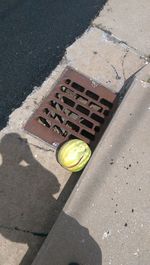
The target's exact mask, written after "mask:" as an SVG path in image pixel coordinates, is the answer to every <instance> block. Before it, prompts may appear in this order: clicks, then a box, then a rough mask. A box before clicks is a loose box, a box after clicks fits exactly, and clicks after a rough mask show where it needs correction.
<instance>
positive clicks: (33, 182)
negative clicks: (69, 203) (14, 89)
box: [0, 133, 60, 265]
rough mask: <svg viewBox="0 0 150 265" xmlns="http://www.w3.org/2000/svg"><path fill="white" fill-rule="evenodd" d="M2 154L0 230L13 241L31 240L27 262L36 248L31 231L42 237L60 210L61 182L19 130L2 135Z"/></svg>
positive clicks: (0, 146) (24, 264)
mask: <svg viewBox="0 0 150 265" xmlns="http://www.w3.org/2000/svg"><path fill="white" fill-rule="evenodd" d="M0 154H1V157H2V164H1V166H0V228H1V234H2V235H3V236H5V237H6V238H9V239H10V240H11V241H15V242H21V243H26V244H28V246H29V251H28V252H27V255H26V257H25V258H24V262H22V263H21V265H27V264H29V262H30V263H31V260H32V255H33V252H34V250H33V249H32V246H31V241H32V240H30V239H31V237H30V236H29V234H31V235H35V236H41V237H43V236H44V235H46V234H47V232H48V231H49V230H50V228H51V226H52V224H53V222H54V221H55V219H56V215H57V214H58V213H57V211H56V210H55V209H56V202H57V201H56V199H55V198H54V197H53V195H54V194H55V193H57V192H58V191H59V188H60V184H59V182H58V180H57V178H56V177H55V176H54V175H53V174H52V173H51V172H49V171H48V170H46V169H44V168H43V167H42V166H41V165H40V163H38V162H37V161H36V160H35V159H34V157H33V155H32V153H31V150H30V147H29V145H28V143H27V141H26V140H25V139H23V138H21V137H20V136H19V135H18V134H15V133H11V134H7V135H5V136H4V137H3V138H2V140H1V143H0ZM19 231H20V232H19ZM21 231H23V232H22V233H21ZM13 232H14V233H13ZM29 238H30V239H29Z"/></svg>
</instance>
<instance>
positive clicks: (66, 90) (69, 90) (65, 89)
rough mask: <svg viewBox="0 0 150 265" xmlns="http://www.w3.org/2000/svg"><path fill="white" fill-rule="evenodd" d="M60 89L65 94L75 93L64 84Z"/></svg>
mask: <svg viewBox="0 0 150 265" xmlns="http://www.w3.org/2000/svg"><path fill="white" fill-rule="evenodd" d="M61 91H62V92H64V93H66V94H69V95H73V96H74V95H75V93H74V91H73V90H71V89H70V88H67V87H65V86H62V87H61Z"/></svg>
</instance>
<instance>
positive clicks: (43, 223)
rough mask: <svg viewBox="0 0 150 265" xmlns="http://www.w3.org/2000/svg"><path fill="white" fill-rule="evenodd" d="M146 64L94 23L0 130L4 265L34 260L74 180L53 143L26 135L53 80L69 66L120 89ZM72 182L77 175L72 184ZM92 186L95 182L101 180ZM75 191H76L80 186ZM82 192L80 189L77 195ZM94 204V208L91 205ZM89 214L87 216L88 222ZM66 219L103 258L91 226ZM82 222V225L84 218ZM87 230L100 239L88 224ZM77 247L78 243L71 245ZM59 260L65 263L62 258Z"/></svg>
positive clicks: (25, 264)
mask: <svg viewBox="0 0 150 265" xmlns="http://www.w3.org/2000/svg"><path fill="white" fill-rule="evenodd" d="M118 12H119V11H118ZM124 27H125V25H124ZM144 64H145V59H144V58H141V57H140V56H139V55H138V53H137V51H136V50H135V49H132V48H130V47H128V46H127V45H125V44H124V43H120V42H119V41H118V39H117V38H114V37H113V36H112V35H110V34H109V33H107V32H104V31H103V30H100V29H98V28H96V27H94V28H93V27H90V28H89V30H87V31H86V32H85V34H84V35H83V36H81V38H79V39H77V40H76V42H75V43H74V44H73V45H71V46H70V47H69V48H68V49H67V51H66V54H65V56H64V58H63V60H62V62H61V64H60V65H59V66H58V67H57V68H56V69H55V70H54V72H53V73H52V74H51V75H50V76H49V77H48V78H47V79H46V81H45V82H44V83H43V85H42V86H41V87H40V88H35V90H34V91H33V93H32V94H31V95H29V96H28V97H27V99H26V101H25V102H23V104H22V106H21V107H20V108H18V109H16V110H14V111H13V112H12V114H11V115H10V119H9V123H8V125H7V127H6V128H4V129H3V130H2V131H1V132H0V233H1V237H0V245H1V251H0V265H1V264H2V265H4V264H9V265H28V264H30V263H31V261H32V260H33V258H34V256H35V254H36V252H37V250H38V248H39V247H40V245H41V243H42V241H43V240H44V239H45V237H46V235H47V233H48V232H49V230H50V228H51V227H52V224H53V223H54V221H55V219H56V217H57V215H58V213H59V212H60V210H61V208H62V207H63V205H64V202H65V200H66V198H67V196H68V195H67V194H69V193H68V190H67V191H66V188H65V190H64V189H63V188H64V186H65V184H66V183H67V181H68V180H69V181H70V173H69V172H67V171H66V170H64V169H63V168H61V167H60V166H59V164H58V163H57V161H56V158H55V152H53V150H52V149H51V147H50V146H49V145H47V144H46V143H44V142H42V141H40V140H39V139H37V138H34V137H33V136H31V135H28V134H27V133H26V132H25V131H24V130H23V127H24V124H25V122H26V121H27V119H28V118H29V117H30V116H31V114H32V113H33V111H34V110H35V109H36V108H37V107H38V106H39V104H40V102H41V101H42V100H43V98H44V97H45V96H46V95H47V94H48V93H49V92H50V91H51V89H52V88H53V85H54V83H55V81H56V80H57V78H58V77H59V76H60V74H61V73H62V71H63V70H64V68H65V67H66V66H67V65H70V66H72V67H74V68H76V69H77V70H79V71H80V72H82V73H84V74H86V75H88V76H89V77H90V78H93V79H95V80H96V81H98V82H101V83H103V84H104V85H106V86H107V87H109V88H110V89H111V90H113V91H116V92H117V91H119V90H120V89H121V87H122V85H123V84H124V81H125V80H126V79H127V78H128V77H129V76H130V75H132V74H133V73H134V72H136V71H137V70H138V69H139V68H140V67H142V66H143V65H144ZM144 84H145V83H144ZM118 124H119V122H118ZM118 126H119V125H118ZM120 126H121V125H120ZM122 134H123V132H122ZM122 137H123V136H122ZM101 156H102V154H101ZM103 159H104V158H103ZM92 161H93V162H92V163H93V165H92V167H93V166H94V167H95V168H96V165H95V163H97V160H96V161H95V162H94V160H92ZM109 170H110V169H109ZM89 172H90V168H89ZM92 174H93V173H92ZM96 174H98V173H96ZM104 179H105V175H104ZM106 179H107V178H106ZM93 180H94V178H93ZM73 183H74V179H73V181H72V184H71V185H72V186H73ZM115 183H116V182H115ZM93 185H96V186H97V182H95V184H93ZM114 185H115V184H114ZM118 185H119V184H118ZM85 187H86V186H85ZM75 192H76V193H77V189H76V191H75ZM91 192H92V190H91ZM74 194H75V193H74ZM93 194H94V193H93V192H92V195H93ZM100 194H101V195H99V196H102V192H101V193H100ZM107 194H108V193H107ZM80 196H81V194H80V195H79V198H80ZM116 196H117V195H116ZM116 198H117V197H116ZM100 199H101V197H100ZM88 201H89V198H88V199H87V202H86V201H82V199H81V201H80V202H79V201H78V204H79V206H78V207H79V212H81V213H82V212H83V213H84V211H83V210H84V208H85V207H86V203H88ZM100 202H101V201H100ZM84 205H85V206H84ZM91 207H92V209H94V208H93V206H91ZM112 207H113V206H112ZM82 209H83V210H82ZM102 210H103V209H102ZM93 211H94V210H93ZM95 211H96V210H95ZM62 214H63V213H62ZM104 214H105V215H107V214H108V216H109V214H110V213H109V212H104ZM96 216H97V217H96ZM96 216H95V218H97V219H98V220H99V216H98V215H96ZM115 216H116V215H115ZM117 216H118V215H117ZM90 218H91V217H90V216H89V218H88V220H89V222H90ZM64 220H65V222H67V223H68V226H69V223H70V229H68V231H69V230H72V231H76V233H78V236H79V239H80V238H81V237H82V235H85V237H86V238H87V241H88V242H89V243H87V244H88V245H87V249H91V245H90V244H92V250H93V251H94V249H95V252H94V253H95V255H96V257H97V259H101V253H100V252H99V246H98V245H97V243H95V241H94V240H93V239H92V237H91V236H90V235H89V234H88V232H87V230H86V229H84V228H83V227H82V226H81V225H79V223H78V222H77V221H75V220H74V219H72V218H71V217H69V216H66V214H64ZM79 221H80V223H81V224H82V220H81V218H80V219H79ZM84 222H85V220H84V221H83V225H85V226H87V227H88V225H87V223H86V222H85V223H84ZM91 222H92V220H91ZM103 222H104V224H105V223H106V220H105V219H104V220H103V219H101V220H100V224H101V225H102V223H103ZM95 224H96V226H97V223H96V221H95V223H94V222H93V225H95ZM89 229H90V233H92V236H94V238H95V239H96V240H97V237H96V236H95V235H94V233H95V232H94V229H93V230H92V227H91V224H90V223H89ZM103 229H104V227H103ZM114 229H115V228H114ZM92 231H93V232H92ZM114 231H115V230H114ZM62 232H63V230H62ZM74 233H75V232H74ZM100 233H104V231H102V230H100ZM100 235H101V234H100ZM118 235H119V234H118ZM62 236H63V234H62ZM97 236H98V235H97ZM47 242H49V241H47ZM77 242H78V244H79V245H78V246H79V248H78V253H79V252H80V249H81V248H82V246H83V244H81V243H84V240H83V242H82V239H81V240H77ZM79 242H80V243H79ZM90 242H91V243H90ZM98 242H99V241H98ZM104 242H106V240H104V241H102V243H104ZM60 243H61V241H60ZM72 244H74V243H72ZM85 246H86V245H85ZM44 248H45V247H44ZM73 249H74V245H72V250H73ZM67 251H68V250H67ZM84 251H85V252H84V253H85V254H84V255H83V257H84V256H86V254H87V252H86V248H85V249H84ZM112 251H113V250H112ZM67 253H68V252H67ZM79 256H80V255H79ZM22 259H23V260H22ZM67 259H68V257H67ZM21 260H22V261H21ZM1 261H2V263H1ZM44 262H46V261H44ZM41 264H43V262H41ZM60 264H61V265H62V263H59V265H60ZM87 264H88V263H87ZM87 264H86V265H87ZM57 265H58V264H57Z"/></svg>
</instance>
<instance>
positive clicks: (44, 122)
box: [37, 116, 51, 128]
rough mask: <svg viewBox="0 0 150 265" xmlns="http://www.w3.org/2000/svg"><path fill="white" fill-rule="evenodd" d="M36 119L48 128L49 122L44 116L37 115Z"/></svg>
mask: <svg viewBox="0 0 150 265" xmlns="http://www.w3.org/2000/svg"><path fill="white" fill-rule="evenodd" d="M37 121H38V122H39V123H40V124H41V125H43V126H46V127H47V128H50V127H51V123H50V122H49V121H47V120H46V119H45V118H43V117H41V116H39V117H38V119H37Z"/></svg>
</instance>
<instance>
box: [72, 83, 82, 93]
mask: <svg viewBox="0 0 150 265" xmlns="http://www.w3.org/2000/svg"><path fill="white" fill-rule="evenodd" d="M71 86H72V87H73V88H74V89H76V90H78V91H80V92H84V90H85V88H84V87H82V86H80V85H79V84H77V83H75V82H73V83H72V85H71Z"/></svg>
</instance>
